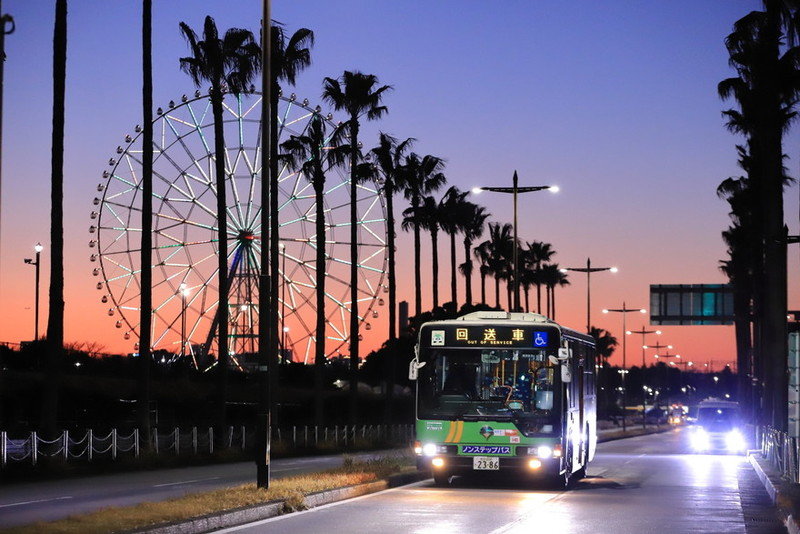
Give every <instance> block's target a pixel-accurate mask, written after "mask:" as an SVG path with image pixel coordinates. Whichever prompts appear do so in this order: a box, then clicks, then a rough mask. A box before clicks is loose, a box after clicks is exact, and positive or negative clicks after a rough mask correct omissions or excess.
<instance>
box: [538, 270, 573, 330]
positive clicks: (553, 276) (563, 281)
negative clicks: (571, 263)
mask: <svg viewBox="0 0 800 534" xmlns="http://www.w3.org/2000/svg"><path fill="white" fill-rule="evenodd" d="M540 272H541V275H542V282H543V283H544V284H545V286H547V298H546V300H547V316H548V317H550V318H551V319H555V317H556V287H557V286H562V287H563V286H567V285H569V280H568V279H567V274H566V273H562V272H561V270H560V268H559V266H558V264H557V263H548V264H545V265H542V268H541V270H540Z"/></svg>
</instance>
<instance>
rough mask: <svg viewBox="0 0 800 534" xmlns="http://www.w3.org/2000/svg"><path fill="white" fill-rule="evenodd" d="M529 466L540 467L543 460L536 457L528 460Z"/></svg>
mask: <svg viewBox="0 0 800 534" xmlns="http://www.w3.org/2000/svg"><path fill="white" fill-rule="evenodd" d="M528 467H530V468H531V469H539V468H540V467H542V462H541V460H537V459H536V458H534V459H533V460H528Z"/></svg>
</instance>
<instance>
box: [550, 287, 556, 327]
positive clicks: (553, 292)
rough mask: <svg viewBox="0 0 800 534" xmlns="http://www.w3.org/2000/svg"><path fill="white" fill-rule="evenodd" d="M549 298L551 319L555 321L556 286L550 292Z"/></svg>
mask: <svg viewBox="0 0 800 534" xmlns="http://www.w3.org/2000/svg"><path fill="white" fill-rule="evenodd" d="M550 298H551V299H552V301H553V317H552V319H553V320H554V321H555V320H556V286H553V289H552V290H551V291H550Z"/></svg>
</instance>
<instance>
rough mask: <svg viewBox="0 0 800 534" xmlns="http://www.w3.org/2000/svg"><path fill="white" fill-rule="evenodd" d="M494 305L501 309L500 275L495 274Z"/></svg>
mask: <svg viewBox="0 0 800 534" xmlns="http://www.w3.org/2000/svg"><path fill="white" fill-rule="evenodd" d="M494 305H495V307H496V308H497V309H498V310H499V309H500V277H499V276H497V275H494Z"/></svg>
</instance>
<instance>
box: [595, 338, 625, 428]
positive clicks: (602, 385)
mask: <svg viewBox="0 0 800 534" xmlns="http://www.w3.org/2000/svg"><path fill="white" fill-rule="evenodd" d="M589 335H590V336H592V337H593V338H594V341H595V347H596V350H597V355H598V356H599V357H600V368H599V369H598V370H597V383H598V387H597V394H598V401H599V402H598V404H599V406H598V409H601V410H603V412H604V413H605V410H606V409H607V404H608V402H607V399H608V391H609V390H610V389H611V384H610V383H609V378H610V373H611V372H612V370H611V369H609V368H608V367H609V365H608V359H609V358H611V355H612V354H614V349H615V348H616V347H617V346H618V345H619V344H618V342H617V338H616V337H614V336H612V335H611V332H609V331H607V330H603V329H602V328H597V327H596V326H592V327H591V328H590V329H589Z"/></svg>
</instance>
